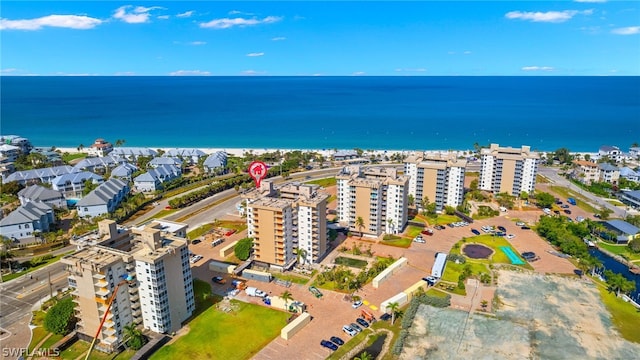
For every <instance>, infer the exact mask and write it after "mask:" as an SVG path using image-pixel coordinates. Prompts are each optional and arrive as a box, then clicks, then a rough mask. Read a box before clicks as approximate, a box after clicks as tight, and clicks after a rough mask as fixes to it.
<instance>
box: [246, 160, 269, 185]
mask: <svg viewBox="0 0 640 360" xmlns="http://www.w3.org/2000/svg"><path fill="white" fill-rule="evenodd" d="M249 175H250V176H251V177H252V178H253V180H254V181H255V182H256V187H257V188H259V187H260V181H262V179H264V178H265V177H266V176H267V165H266V164H265V163H263V162H262V161H254V162H252V163H251V165H249Z"/></svg>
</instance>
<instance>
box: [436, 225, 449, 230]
mask: <svg viewBox="0 0 640 360" xmlns="http://www.w3.org/2000/svg"><path fill="white" fill-rule="evenodd" d="M433 228H434V229H436V230H444V229H446V227H444V226H442V225H436V226H434V227H433Z"/></svg>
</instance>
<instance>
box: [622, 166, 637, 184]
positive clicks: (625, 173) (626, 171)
mask: <svg viewBox="0 0 640 360" xmlns="http://www.w3.org/2000/svg"><path fill="white" fill-rule="evenodd" d="M620 177H621V178H625V179H627V180H629V181H633V182H640V172H638V171H635V170H633V169H632V168H630V167H626V166H625V167H623V168H621V169H620Z"/></svg>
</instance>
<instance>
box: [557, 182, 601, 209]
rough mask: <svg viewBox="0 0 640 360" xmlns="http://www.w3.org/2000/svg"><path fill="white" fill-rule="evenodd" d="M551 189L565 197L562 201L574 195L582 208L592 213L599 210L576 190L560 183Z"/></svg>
mask: <svg viewBox="0 0 640 360" xmlns="http://www.w3.org/2000/svg"><path fill="white" fill-rule="evenodd" d="M551 190H553V192H555V193H556V194H558V195H560V196H562V197H563V198H564V199H563V200H562V201H565V200H566V199H567V198H570V197H572V198H574V199H576V203H577V205H578V207H579V208H580V209H582V210H584V211H587V212H590V213H595V212H596V211H597V210H596V209H595V208H594V207H593V206H591V205H589V204H588V203H587V201H588V200H587V198H585V197H584V196H582V195H580V194H578V193H576V192H574V191H571V190H569V189H567V188H565V187H562V186H558V185H554V186H551Z"/></svg>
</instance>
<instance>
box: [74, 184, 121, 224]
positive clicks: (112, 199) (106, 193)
mask: <svg viewBox="0 0 640 360" xmlns="http://www.w3.org/2000/svg"><path fill="white" fill-rule="evenodd" d="M128 194H129V184H128V183H127V182H126V181H124V180H120V179H109V180H107V181H106V182H104V183H103V184H100V185H99V186H98V187H97V188H95V189H93V190H92V191H91V192H90V193H89V194H87V196H85V197H83V198H82V199H80V201H78V203H77V204H76V208H77V209H78V216H80V217H82V218H84V217H89V218H93V217H96V216H101V215H106V214H111V213H113V212H114V211H115V210H116V208H117V207H118V205H120V203H121V202H122V200H124V199H125V197H126V196H127V195H128Z"/></svg>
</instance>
